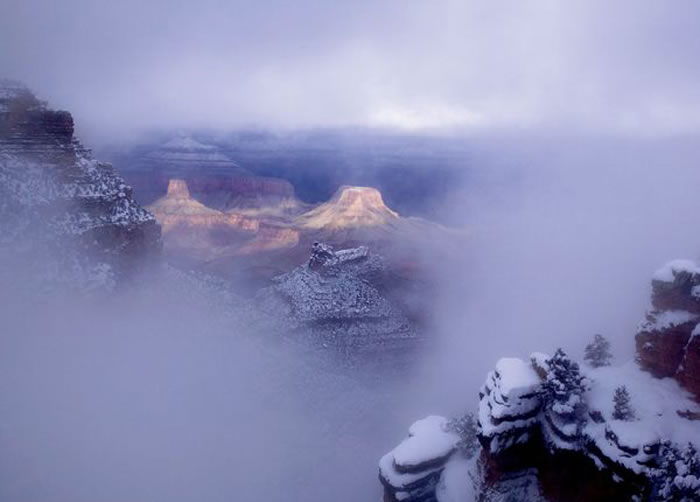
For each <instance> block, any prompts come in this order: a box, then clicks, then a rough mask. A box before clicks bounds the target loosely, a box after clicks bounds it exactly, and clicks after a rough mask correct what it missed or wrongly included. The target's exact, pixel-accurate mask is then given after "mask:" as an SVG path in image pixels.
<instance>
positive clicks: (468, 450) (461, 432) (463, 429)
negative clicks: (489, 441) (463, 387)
mask: <svg viewBox="0 0 700 502" xmlns="http://www.w3.org/2000/svg"><path fill="white" fill-rule="evenodd" d="M447 430H448V431H449V432H454V433H455V434H457V435H458V436H459V442H458V443H457V449H458V450H459V451H461V452H462V453H463V454H464V455H465V456H466V457H471V456H472V455H473V454H474V452H475V451H476V449H477V447H478V443H477V439H476V422H475V421H474V415H473V414H471V413H467V414H466V415H463V416H461V417H457V418H453V419H452V420H450V421H449V422H447Z"/></svg>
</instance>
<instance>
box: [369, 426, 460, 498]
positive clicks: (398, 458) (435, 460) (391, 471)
mask: <svg viewBox="0 0 700 502" xmlns="http://www.w3.org/2000/svg"><path fill="white" fill-rule="evenodd" d="M458 442H459V436H458V435H457V434H455V433H454V432H452V431H450V430H449V428H448V421H447V419H446V418H444V417H440V416H436V415H431V416H429V417H426V418H424V419H422V420H419V421H417V422H416V423H414V424H413V425H412V426H411V427H410V428H409V430H408V437H407V438H406V439H404V440H403V441H402V442H401V444H399V445H398V446H397V447H396V448H394V449H393V450H391V451H390V452H389V453H387V454H386V455H384V456H383V457H382V458H381V460H380V461H379V480H380V481H381V483H382V485H383V486H384V489H385V495H384V501H385V502H398V501H400V500H412V501H420V502H434V501H435V500H436V493H435V492H436V487H437V484H438V482H439V480H440V476H441V474H442V472H443V470H444V469H445V465H446V464H447V461H448V460H449V459H450V457H451V456H452V454H453V453H455V451H456V450H457V443H458Z"/></svg>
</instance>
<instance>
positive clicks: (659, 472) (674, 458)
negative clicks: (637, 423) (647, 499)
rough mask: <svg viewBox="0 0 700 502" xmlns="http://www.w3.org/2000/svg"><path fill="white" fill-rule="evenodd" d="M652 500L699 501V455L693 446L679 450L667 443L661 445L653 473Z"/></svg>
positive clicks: (673, 501)
mask: <svg viewBox="0 0 700 502" xmlns="http://www.w3.org/2000/svg"><path fill="white" fill-rule="evenodd" d="M652 500H657V501H661V500H663V501H672V502H691V501H696V500H700V455H698V452H697V450H696V448H695V446H693V445H692V444H690V443H688V445H687V446H686V447H685V448H683V449H681V448H679V447H678V446H677V445H674V444H672V443H670V442H668V441H666V442H664V443H662V444H661V447H660V449H659V455H658V467H657V469H655V470H654V473H653V493H652Z"/></svg>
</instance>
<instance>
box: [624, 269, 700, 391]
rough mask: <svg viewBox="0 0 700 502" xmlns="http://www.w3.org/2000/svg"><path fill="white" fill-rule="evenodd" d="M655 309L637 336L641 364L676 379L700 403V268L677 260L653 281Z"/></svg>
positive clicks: (659, 271) (638, 357)
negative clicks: (699, 400)
mask: <svg viewBox="0 0 700 502" xmlns="http://www.w3.org/2000/svg"><path fill="white" fill-rule="evenodd" d="M652 306H653V307H654V309H655V310H653V311H651V312H649V313H648V314H647V317H646V319H645V321H644V322H642V323H641V324H640V327H639V331H638V333H637V336H636V346H637V360H638V362H639V364H640V366H641V367H642V368H643V369H645V370H647V371H649V372H650V373H651V374H653V375H654V376H656V377H659V378H662V377H674V378H676V380H678V382H679V383H680V384H681V385H682V386H684V387H685V388H686V389H688V390H689V391H691V392H692V393H693V394H694V395H695V396H696V397H697V398H698V399H700V327H699V326H700V268H699V267H698V266H697V265H695V264H694V263H693V262H691V261H688V260H675V261H672V262H669V263H668V264H666V265H665V266H664V267H662V268H661V269H659V270H658V271H657V272H656V273H655V274H654V278H653V280H652Z"/></svg>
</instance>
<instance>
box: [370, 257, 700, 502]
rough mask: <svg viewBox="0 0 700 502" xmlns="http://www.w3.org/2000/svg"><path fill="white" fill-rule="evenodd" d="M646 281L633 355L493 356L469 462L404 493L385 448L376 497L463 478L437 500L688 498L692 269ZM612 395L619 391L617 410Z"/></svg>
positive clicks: (691, 482) (699, 487)
mask: <svg viewBox="0 0 700 502" xmlns="http://www.w3.org/2000/svg"><path fill="white" fill-rule="evenodd" d="M652 290H653V293H652V309H651V310H650V311H649V312H648V313H647V315H646V318H645V319H644V320H643V321H642V322H641V323H640V325H639V330H638V333H637V335H636V344H637V360H638V364H637V363H635V362H629V363H627V364H626V365H623V366H621V367H610V366H605V365H597V366H596V367H583V368H581V367H579V365H578V364H577V363H575V362H574V361H573V360H571V359H570V358H569V357H568V356H566V354H564V353H563V351H561V350H558V351H557V353H556V354H555V355H554V356H552V357H550V356H548V355H546V354H541V353H535V354H532V355H531V356H530V358H529V360H521V359H517V358H504V359H501V360H499V361H498V362H497V363H496V367H495V369H494V370H493V371H492V372H490V373H489V374H488V376H487V378H486V382H485V383H484V385H483V386H482V388H481V390H480V392H479V408H478V415H477V417H478V420H477V431H476V437H477V438H478V440H479V443H480V444H481V452H480V454H479V455H478V460H477V461H476V462H473V463H472V464H470V465H464V466H463V468H462V470H461V471H459V472H457V473H456V474H454V473H453V474H450V475H448V474H449V473H448V470H447V468H446V467H445V468H444V471H443V472H442V473H441V474H440V478H439V479H438V480H437V481H435V480H434V479H432V478H429V477H427V476H428V475H429V474H430V473H431V470H430V469H424V470H423V471H421V472H422V475H423V477H421V476H418V477H417V479H426V480H430V483H429V484H428V483H427V482H426V483H424V484H422V485H416V486H419V487H420V488H421V491H417V492H415V493H414V492H411V491H410V490H408V491H404V492H400V491H399V490H397V487H398V485H397V484H396V483H394V484H391V483H389V484H387V482H386V479H385V478H386V477H387V476H383V474H382V473H384V472H387V471H388V469H389V466H390V463H389V462H388V461H387V460H386V459H387V457H386V456H385V457H384V458H383V459H382V462H381V464H380V478H382V483H383V484H384V486H385V493H386V494H387V499H388V500H391V501H393V500H399V499H400V500H403V501H414V500H426V499H427V500H432V499H431V497H437V499H438V500H441V499H440V494H441V493H442V492H444V491H446V490H447V491H449V486H450V485H460V484H461V485H465V480H467V479H469V480H471V481H472V482H473V483H474V489H473V490H471V491H469V495H468V496H465V495H461V496H457V497H455V496H451V497H450V498H449V500H452V501H455V500H458V501H464V502H468V501H472V500H479V501H500V500H516V501H519V500H522V501H529V500H548V501H562V502H564V501H566V502H572V501H574V502H575V501H582V502H583V501H589V500H654V501H657V500H658V501H661V500H664V501H667V500H673V501H686V500H698V498H700V455H698V454H697V446H698V435H697V432H698V429H697V421H698V417H700V406H699V405H698V403H697V402H695V401H693V399H692V396H691V394H690V393H688V392H686V391H685V389H687V390H689V391H691V392H693V393H694V395H695V398H696V399H697V396H698V374H699V370H700V364H699V361H698V358H699V355H700V344H699V343H698V340H699V339H700V327H699V324H700V309H699V308H698V300H699V299H700V268H699V267H697V266H696V265H695V264H694V263H693V262H690V261H687V260H676V261H673V262H670V263H668V264H667V265H665V266H664V267H663V268H661V269H660V270H658V271H657V272H656V273H655V274H654V277H653V281H652ZM669 377H671V378H669ZM681 386H682V387H684V388H685V389H684V388H682V387H681ZM620 393H624V394H625V395H627V396H628V397H629V399H628V402H627V403H626V404H625V406H626V408H625V412H624V413H622V412H621V410H619V409H618V406H620V403H618V402H617V401H618V395H619V394H620ZM441 461H442V460H441ZM450 462H452V459H447V460H446V461H445V463H444V464H441V465H443V466H444V465H450ZM394 470H396V469H394ZM389 472H391V471H389ZM414 474H415V473H414ZM467 484H468V483H467ZM430 487H432V488H430ZM457 491H458V492H459V490H457ZM398 493H401V496H400V497H397V496H396V495H397V494H398ZM460 493H466V492H464V491H462V492H460Z"/></svg>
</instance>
